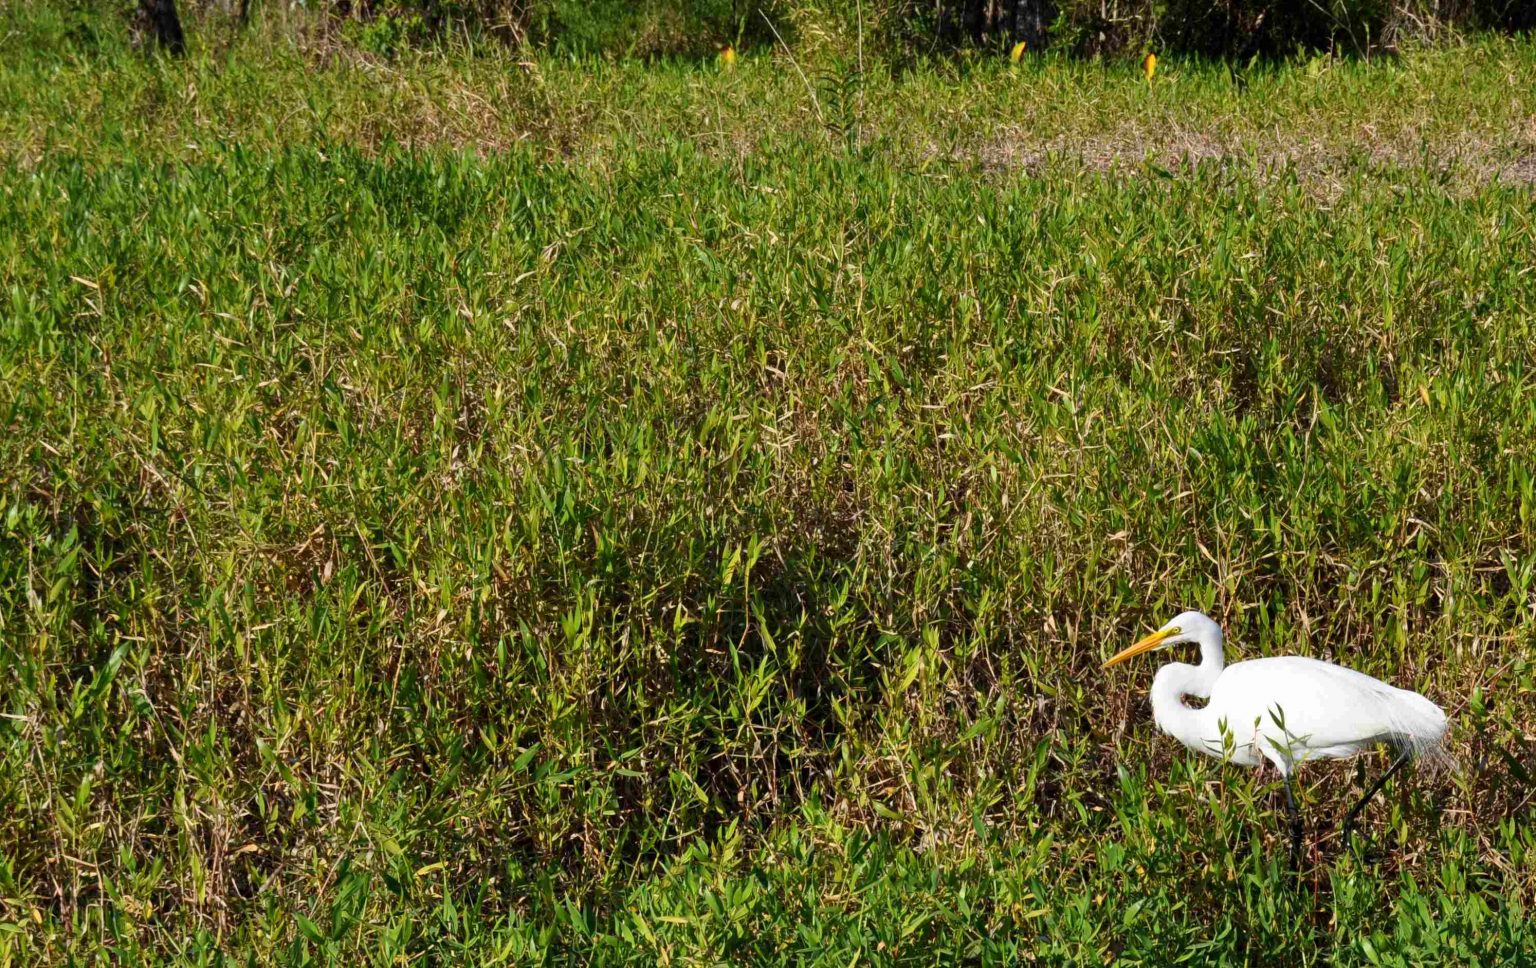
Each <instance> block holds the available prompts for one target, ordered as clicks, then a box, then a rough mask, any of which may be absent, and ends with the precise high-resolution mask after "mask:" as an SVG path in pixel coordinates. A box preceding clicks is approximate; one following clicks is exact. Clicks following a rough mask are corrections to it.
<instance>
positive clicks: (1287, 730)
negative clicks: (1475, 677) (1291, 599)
mask: <svg viewBox="0 0 1536 968" xmlns="http://www.w3.org/2000/svg"><path fill="white" fill-rule="evenodd" d="M1210 708H1213V709H1215V710H1216V712H1217V715H1219V716H1223V717H1224V718H1225V719H1226V720H1227V722H1228V728H1229V729H1231V730H1232V732H1233V733H1234V734H1235V735H1246V734H1247V733H1249V732H1251V731H1252V730H1254V728H1255V727H1257V731H1258V733H1259V734H1260V735H1262V736H1264V737H1266V738H1270V739H1271V740H1273V741H1278V742H1277V745H1285V746H1289V747H1290V753H1289V755H1290V758H1292V759H1304V758H1305V755H1304V754H1306V753H1309V752H1310V753H1322V752H1324V751H1329V752H1328V753H1327V754H1326V755H1341V754H1342V753H1343V752H1344V751H1346V750H1348V749H1350V748H1352V747H1364V746H1368V745H1370V744H1372V743H1378V742H1390V743H1392V744H1394V745H1396V746H1398V747H1399V748H1400V749H1409V750H1411V751H1412V752H1413V753H1414V755H1416V756H1417V755H1422V754H1425V753H1428V752H1430V751H1432V750H1436V749H1438V748H1439V746H1440V742H1441V740H1442V739H1443V738H1444V736H1445V728H1446V723H1445V713H1444V712H1442V711H1441V710H1440V707H1438V706H1436V705H1435V704H1434V703H1432V702H1430V701H1429V700H1428V699H1425V698H1424V697H1423V696H1421V695H1419V694H1418V693H1416V692H1408V691H1407V690H1405V689H1398V688H1395V687H1393V686H1389V685H1387V684H1386V683H1385V682H1382V681H1381V680H1379V679H1373V678H1371V677H1370V676H1368V675H1365V674H1364V673H1361V672H1356V671H1354V670H1353V669H1346V668H1344V667H1343V666H1339V665H1334V664H1333V663H1331V662H1320V661H1318V660H1317V659H1308V658H1305V657H1303V656H1277V657H1274V658H1268V659H1252V660H1249V661H1247V662H1239V663H1236V664H1235V665H1232V666H1229V667H1228V668H1227V669H1226V670H1225V671H1224V672H1223V673H1222V674H1221V677H1220V678H1218V679H1217V680H1216V686H1215V688H1214V689H1213V690H1212V691H1211V703H1210Z"/></svg>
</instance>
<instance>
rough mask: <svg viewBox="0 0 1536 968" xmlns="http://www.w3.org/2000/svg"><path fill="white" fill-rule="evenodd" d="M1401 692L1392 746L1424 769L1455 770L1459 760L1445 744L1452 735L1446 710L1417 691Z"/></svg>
mask: <svg viewBox="0 0 1536 968" xmlns="http://www.w3.org/2000/svg"><path fill="white" fill-rule="evenodd" d="M1398 692H1399V693H1400V695H1399V696H1397V697H1395V698H1396V700H1397V701H1396V702H1394V703H1392V713H1391V722H1392V737H1391V739H1392V745H1393V746H1396V747H1397V749H1398V751H1399V752H1404V753H1407V754H1408V755H1409V756H1411V757H1412V758H1413V760H1414V762H1415V764H1416V765H1417V766H1418V767H1419V768H1420V769H1427V770H1430V771H1434V772H1438V771H1440V770H1442V769H1453V768H1454V767H1455V765H1456V761H1455V759H1454V758H1453V757H1452V756H1451V753H1450V751H1449V750H1448V749H1447V748H1446V742H1445V740H1446V735H1447V733H1448V732H1449V723H1448V721H1447V720H1446V717H1445V711H1444V710H1443V709H1441V708H1440V707H1439V706H1436V705H1435V704H1434V703H1432V702H1430V701H1429V700H1428V699H1426V698H1424V697H1423V696H1421V695H1419V694H1418V693H1416V692H1408V691H1406V690H1398Z"/></svg>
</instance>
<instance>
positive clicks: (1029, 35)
mask: <svg viewBox="0 0 1536 968" xmlns="http://www.w3.org/2000/svg"><path fill="white" fill-rule="evenodd" d="M1048 3H1049V0H1013V37H1014V39H1015V40H1022V41H1024V42H1025V43H1026V44H1028V45H1029V49H1030V50H1033V51H1039V50H1044V49H1045V32H1046V29H1047V28H1048V27H1049V26H1050V24H1051V12H1050V11H1049V10H1048V9H1046V8H1047V6H1048Z"/></svg>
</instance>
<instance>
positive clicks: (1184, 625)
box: [1103, 612, 1221, 669]
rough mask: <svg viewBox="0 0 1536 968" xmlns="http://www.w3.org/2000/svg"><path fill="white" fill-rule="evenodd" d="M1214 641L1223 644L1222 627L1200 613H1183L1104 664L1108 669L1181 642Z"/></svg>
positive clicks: (1111, 657)
mask: <svg viewBox="0 0 1536 968" xmlns="http://www.w3.org/2000/svg"><path fill="white" fill-rule="evenodd" d="M1212 640H1214V641H1215V643H1216V644H1217V645H1218V647H1219V646H1220V644H1221V626H1219V625H1217V624H1216V623H1215V622H1213V621H1212V620H1211V619H1209V618H1207V617H1206V616H1204V615H1202V614H1200V613H1199V612H1182V613H1180V614H1179V615H1177V616H1175V617H1174V619H1173V621H1171V622H1169V623H1168V624H1167V625H1164V626H1163V627H1162V628H1160V629H1158V630H1157V631H1156V632H1153V633H1152V634H1151V635H1149V636H1147V637H1146V638H1144V639H1142V640H1141V641H1140V642H1137V643H1136V644H1135V645H1133V646H1131V647H1130V648H1128V649H1126V650H1124V651H1123V652H1117V653H1115V654H1114V655H1112V656H1110V658H1109V661H1107V662H1105V663H1104V666H1103V667H1104V668H1105V669H1108V668H1109V667H1110V666H1112V665H1119V664H1120V663H1122V662H1124V661H1125V660H1126V659H1131V658H1135V657H1136V656H1138V655H1141V654H1142V653H1143V652H1153V651H1156V650H1158V649H1166V648H1168V647H1169V646H1171V645H1178V644H1179V643H1181V642H1199V643H1202V644H1204V643H1205V642H1208V641H1212Z"/></svg>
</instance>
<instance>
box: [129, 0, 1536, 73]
mask: <svg viewBox="0 0 1536 968" xmlns="http://www.w3.org/2000/svg"><path fill="white" fill-rule="evenodd" d="M168 2H169V0H143V2H142V4H141V8H140V9H141V19H144V20H146V21H149V20H153V19H154V18H155V17H157V16H163V12H161V11H162V8H164V7H165V6H166V5H167V3H168ZM251 2H252V0H193V2H192V3H191V4H190V6H191V7H193V8H196V9H198V10H209V9H215V10H220V11H223V12H227V13H233V14H235V15H237V16H239V17H241V18H244V17H245V16H246V15H247V14H248V12H249V9H250V7H249V5H250V3H251ZM255 2H257V3H258V4H259V3H260V0H255ZM297 5H298V6H308V7H312V8H318V9H321V10H324V11H327V12H329V13H331V14H333V15H335V16H336V17H337V18H340V19H341V20H344V21H352V22H357V23H362V24H368V25H371V27H368V28H363V29H361V30H360V31H359V35H360V36H361V37H362V39H364V40H365V41H366V42H369V43H372V44H374V45H375V46H378V47H383V48H393V47H395V46H397V45H398V44H401V43H413V44H422V43H429V42H432V41H434V40H437V39H441V38H442V37H444V36H445V35H449V34H455V33H459V34H480V35H488V36H492V37H497V38H500V39H502V40H504V41H506V42H509V43H514V44H525V45H531V46H536V47H542V48H547V49H553V50H557V51H563V52H569V53H573V54H584V55H590V54H599V53H600V54H607V55H617V56H641V57H654V56H667V55H672V56H700V55H703V54H707V53H711V52H713V51H714V50H716V49H717V48H718V47H720V46H722V45H724V44H734V45H737V46H743V47H751V46H754V45H765V44H774V43H777V42H779V41H781V40H783V41H786V42H788V41H791V40H794V39H803V38H807V37H808V38H811V39H824V38H834V39H835V40H837V41H838V42H839V43H840V45H841V46H849V47H851V46H852V45H854V44H856V43H857V44H861V45H862V46H864V47H867V49H868V50H869V51H870V52H872V53H878V54H883V55H886V56H892V57H897V58H905V57H911V56H921V55H932V54H937V53H941V52H952V51H956V50H963V49H969V48H977V47H998V46H1003V45H1011V44H1013V43H1016V42H1018V41H1024V42H1025V43H1026V44H1027V45H1028V47H1029V49H1030V50H1034V51H1039V50H1045V49H1057V50H1063V51H1067V52H1071V53H1073V54H1077V55H1084V56H1095V55H1108V54H1115V53H1121V52H1125V51H1138V50H1141V49H1143V48H1155V49H1157V50H1160V51H1167V52H1180V53H1188V54H1198V55H1202V56H1214V57H1229V58H1237V59H1247V58H1250V57H1255V56H1285V55H1289V54H1291V53H1294V52H1296V51H1298V50H1314V51H1315V50H1330V51H1335V52H1341V53H1355V54H1362V53H1370V52H1373V51H1381V50H1391V49H1394V48H1395V47H1397V46H1398V45H1400V44H1402V43H1405V42H1422V41H1433V40H1436V39H1439V38H1441V37H1443V36H1445V35H1446V34H1447V33H1448V32H1453V31H1461V30H1510V31H1520V30H1529V29H1531V28H1532V27H1533V26H1536V3H1532V2H1529V0H868V2H864V3H831V2H828V0H315V2H314V3H312V4H311V3H301V4H297ZM184 6H186V4H184Z"/></svg>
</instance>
